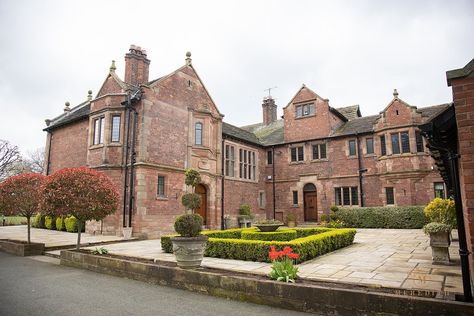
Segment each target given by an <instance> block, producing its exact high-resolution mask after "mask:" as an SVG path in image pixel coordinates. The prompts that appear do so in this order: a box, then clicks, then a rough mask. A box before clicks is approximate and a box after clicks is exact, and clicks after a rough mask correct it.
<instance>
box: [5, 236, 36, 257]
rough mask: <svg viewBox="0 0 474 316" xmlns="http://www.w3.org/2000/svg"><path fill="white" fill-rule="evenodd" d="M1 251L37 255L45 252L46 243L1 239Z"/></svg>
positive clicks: (17, 254)
mask: <svg viewBox="0 0 474 316" xmlns="http://www.w3.org/2000/svg"><path fill="white" fill-rule="evenodd" d="M0 251H4V252H7V253H11V254H13V255H16V256H22V257H25V256H37V255H42V254H43V252H44V244H41V243H30V244H27V243H25V242H22V241H16V240H10V239H0Z"/></svg>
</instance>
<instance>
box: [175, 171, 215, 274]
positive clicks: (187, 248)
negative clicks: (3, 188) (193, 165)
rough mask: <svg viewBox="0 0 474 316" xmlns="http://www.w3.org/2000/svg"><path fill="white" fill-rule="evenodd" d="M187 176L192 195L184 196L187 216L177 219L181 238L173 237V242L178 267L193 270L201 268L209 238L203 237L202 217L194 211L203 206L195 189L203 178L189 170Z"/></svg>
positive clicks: (176, 223) (182, 200)
mask: <svg viewBox="0 0 474 316" xmlns="http://www.w3.org/2000/svg"><path fill="white" fill-rule="evenodd" d="M185 175H186V180H185V182H186V184H187V185H189V186H191V187H192V193H186V194H184V195H183V197H182V199H181V203H182V204H183V205H184V207H185V208H186V210H187V211H186V212H187V214H184V215H181V216H178V217H177V218H176V221H175V223H174V229H175V231H176V232H177V233H178V234H179V236H175V237H172V238H171V242H172V243H173V253H174V255H175V257H176V262H177V263H178V267H180V268H185V269H193V268H198V267H200V266H201V262H202V259H203V257H204V250H205V249H206V243H207V239H208V237H207V236H203V235H201V230H202V224H203V220H202V217H201V216H200V215H199V214H194V210H196V209H197V208H199V206H200V205H201V197H200V196H199V195H198V194H196V193H194V188H195V187H196V185H198V184H199V182H200V181H201V176H200V175H199V172H198V171H197V170H194V169H187V170H186V173H185Z"/></svg>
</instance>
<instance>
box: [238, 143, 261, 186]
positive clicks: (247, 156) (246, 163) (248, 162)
mask: <svg viewBox="0 0 474 316" xmlns="http://www.w3.org/2000/svg"><path fill="white" fill-rule="evenodd" d="M256 172H257V163H256V159H255V152H254V151H250V150H246V149H239V177H240V178H241V179H248V180H255V177H256Z"/></svg>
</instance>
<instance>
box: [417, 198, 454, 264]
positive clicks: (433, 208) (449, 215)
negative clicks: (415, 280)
mask: <svg viewBox="0 0 474 316" xmlns="http://www.w3.org/2000/svg"><path fill="white" fill-rule="evenodd" d="M424 213H425V215H426V217H427V218H428V219H429V220H430V223H429V224H426V225H425V226H424V227H423V231H424V232H425V234H427V235H429V236H430V246H431V253H432V258H433V262H434V263H444V264H448V263H449V261H450V258H449V245H450V244H451V230H452V229H453V227H455V226H456V209H455V207H454V201H453V200H451V199H441V198H435V199H434V200H433V201H431V202H430V203H429V204H428V205H427V206H426V207H425V209H424Z"/></svg>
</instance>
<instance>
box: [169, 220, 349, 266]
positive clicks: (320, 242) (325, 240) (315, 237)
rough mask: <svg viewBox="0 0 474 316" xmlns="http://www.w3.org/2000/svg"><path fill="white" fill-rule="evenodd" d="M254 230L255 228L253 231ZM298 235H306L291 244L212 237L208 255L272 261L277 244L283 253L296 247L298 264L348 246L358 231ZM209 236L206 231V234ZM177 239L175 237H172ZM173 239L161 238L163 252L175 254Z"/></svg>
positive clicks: (315, 231)
mask: <svg viewBox="0 0 474 316" xmlns="http://www.w3.org/2000/svg"><path fill="white" fill-rule="evenodd" d="M237 230H238V229H233V230H232V231H233V232H230V234H237V232H236V231H237ZM252 230H253V231H255V229H252ZM252 230H250V229H240V234H247V232H248V231H252ZM292 230H295V231H296V233H297V236H298V234H299V235H305V236H303V237H300V238H296V239H293V240H291V241H262V240H244V239H238V238H222V237H221V238H216V237H210V238H209V240H208V242H207V246H206V252H205V256H207V257H215V258H226V259H237V260H246V261H260V262H270V259H269V257H268V253H269V251H270V246H271V245H275V246H276V248H277V249H279V250H281V249H283V247H285V246H290V247H291V248H293V250H294V252H296V253H298V254H300V258H299V259H298V261H297V262H303V261H306V260H310V259H313V258H315V257H317V256H320V255H322V254H325V253H328V252H331V251H334V250H336V249H339V248H342V247H346V246H349V245H350V244H352V243H353V241H354V236H355V234H356V230H355V229H352V228H343V229H331V228H296V229H292ZM219 232H221V233H218V231H210V232H209V234H213V235H214V236H215V235H218V234H221V235H226V234H228V233H226V231H225V230H224V231H219ZM203 234H206V235H208V234H207V232H203ZM172 236H176V235H172ZM172 236H162V237H161V246H162V249H163V251H165V252H168V253H171V252H173V246H172V243H171V240H170V238H171V237H172Z"/></svg>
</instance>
